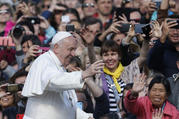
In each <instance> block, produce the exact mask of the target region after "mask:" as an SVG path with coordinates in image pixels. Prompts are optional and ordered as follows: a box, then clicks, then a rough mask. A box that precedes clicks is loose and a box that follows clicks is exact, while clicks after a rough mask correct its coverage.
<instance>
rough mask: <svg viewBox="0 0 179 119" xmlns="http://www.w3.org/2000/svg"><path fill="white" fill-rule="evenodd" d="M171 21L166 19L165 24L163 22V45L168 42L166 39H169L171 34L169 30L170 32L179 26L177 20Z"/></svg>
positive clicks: (161, 40)
mask: <svg viewBox="0 0 179 119" xmlns="http://www.w3.org/2000/svg"><path fill="white" fill-rule="evenodd" d="M169 20H170V19H165V21H164V22H162V25H161V26H162V37H161V39H160V42H161V43H164V42H165V41H166V38H167V36H168V34H169V30H170V28H172V27H174V26H176V25H178V23H177V22H176V20H173V21H172V20H171V21H169Z"/></svg>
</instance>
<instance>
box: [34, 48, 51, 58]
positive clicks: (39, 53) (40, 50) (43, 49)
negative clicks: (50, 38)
mask: <svg viewBox="0 0 179 119" xmlns="http://www.w3.org/2000/svg"><path fill="white" fill-rule="evenodd" d="M49 49H50V48H49V47H40V48H39V50H38V53H37V54H36V56H39V55H41V54H43V53H45V52H47V51H48V50H49Z"/></svg>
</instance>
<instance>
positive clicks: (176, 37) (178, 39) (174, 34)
mask: <svg viewBox="0 0 179 119" xmlns="http://www.w3.org/2000/svg"><path fill="white" fill-rule="evenodd" d="M169 38H170V41H171V42H172V43H174V44H179V29H174V28H170V29H169Z"/></svg>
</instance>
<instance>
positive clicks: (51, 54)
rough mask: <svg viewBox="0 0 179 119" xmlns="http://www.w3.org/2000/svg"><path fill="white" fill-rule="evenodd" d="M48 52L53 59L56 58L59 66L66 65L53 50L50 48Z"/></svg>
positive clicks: (55, 60)
mask: <svg viewBox="0 0 179 119" xmlns="http://www.w3.org/2000/svg"><path fill="white" fill-rule="evenodd" d="M48 52H49V54H50V56H51V57H52V59H53V60H54V62H55V64H56V65H57V66H58V68H60V67H64V66H63V65H62V63H61V62H60V60H59V59H58V57H57V56H56V55H55V53H54V52H53V51H52V50H49V51H48Z"/></svg>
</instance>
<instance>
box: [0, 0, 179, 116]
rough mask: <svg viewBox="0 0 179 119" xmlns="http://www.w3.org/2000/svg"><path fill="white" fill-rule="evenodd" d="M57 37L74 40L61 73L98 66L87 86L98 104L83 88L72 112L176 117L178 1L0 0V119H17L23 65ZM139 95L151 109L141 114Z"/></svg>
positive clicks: (26, 66)
mask: <svg viewBox="0 0 179 119" xmlns="http://www.w3.org/2000/svg"><path fill="white" fill-rule="evenodd" d="M58 31H68V32H71V33H72V34H73V36H74V37H75V38H76V39H77V41H78V47H77V49H76V56H75V57H73V58H72V60H71V63H70V65H69V66H67V67H66V70H67V71H69V72H72V71H75V70H77V69H86V68H88V67H89V65H90V64H92V63H94V62H95V61H97V60H100V59H102V60H103V62H104V63H105V67H104V69H102V71H103V73H102V74H98V75H95V76H94V77H93V80H94V82H95V85H97V86H99V87H100V88H99V89H98V88H97V89H94V90H102V91H103V94H102V95H100V96H104V95H105V96H104V97H106V98H104V99H101V98H99V95H97V97H96V96H95V95H94V94H93V92H94V91H93V90H92V89H91V88H90V87H88V85H87V86H86V87H84V89H82V90H76V94H77V98H78V103H77V107H79V108H81V109H82V110H84V111H85V112H87V113H93V114H94V115H95V118H96V119H120V118H121V119H136V118H139V119H145V118H146V119H178V118H179V117H178V116H179V112H178V110H179V0H0V106H1V107H0V108H1V113H2V115H3V116H2V118H4V119H5V118H7V119H22V117H23V114H24V111H25V107H26V101H27V98H26V97H23V96H22V95H21V90H22V88H23V84H24V82H25V79H26V76H27V75H28V71H29V67H30V66H31V64H32V62H33V61H34V60H35V59H36V58H37V57H38V56H39V55H41V54H43V53H44V52H46V51H48V50H49V46H50V42H51V39H52V38H53V36H54V35H55V34H56V32H58ZM62 52H63V51H62ZM154 79H155V80H154ZM157 79H158V80H157ZM159 79H160V80H159ZM152 81H153V82H152ZM156 83H157V84H161V85H162V88H161V87H160V86H157V85H156ZM138 87H140V88H141V89H140V88H138ZM139 89H140V90H139ZM130 91H131V92H130ZM134 92H135V93H134ZM136 92H137V93H136ZM135 94H136V95H137V97H136V95H135ZM146 96H147V97H149V100H150V101H151V103H152V105H154V107H157V109H159V110H157V111H156V110H155V111H152V112H153V113H150V111H151V110H149V112H144V111H142V110H143V109H145V108H148V107H149V106H150V103H147V102H146V101H144V100H143V101H142V99H143V98H144V97H146ZM136 98H137V99H136ZM138 98H139V100H138ZM140 99H141V100H140ZM132 100H138V101H137V102H135V101H132ZM140 101H142V102H141V103H140ZM97 102H101V103H100V104H98V103H97ZM169 102H170V103H171V104H172V108H171V107H170V106H171V105H170V106H169V107H168V106H165V105H167V103H169ZM134 103H135V104H134ZM144 103H145V104H144ZM142 104H143V105H142ZM141 105H142V106H143V107H142V108H141ZM173 106H174V107H173ZM135 108H136V109H135ZM167 108H168V110H171V109H173V110H174V108H176V111H175V112H172V113H167V111H163V110H167ZM154 109H156V108H154ZM160 112H162V113H160ZM144 115H145V116H144ZM176 115H177V116H176ZM162 116H163V118H162ZM167 116H168V117H170V118H167ZM0 118H1V117H0Z"/></svg>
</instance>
